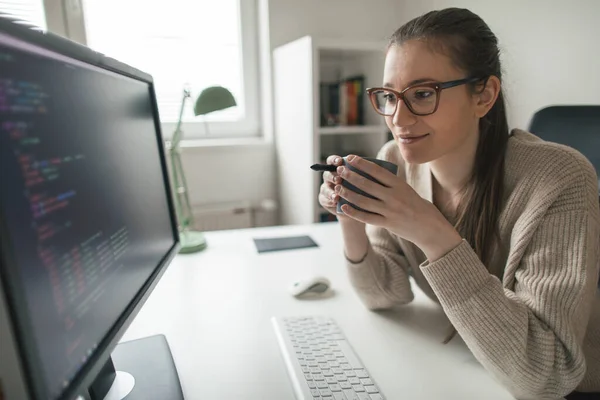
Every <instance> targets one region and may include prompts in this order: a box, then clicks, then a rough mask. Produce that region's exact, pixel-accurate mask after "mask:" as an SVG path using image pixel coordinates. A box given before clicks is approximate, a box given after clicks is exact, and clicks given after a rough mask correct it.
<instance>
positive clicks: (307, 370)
mask: <svg viewBox="0 0 600 400" xmlns="http://www.w3.org/2000/svg"><path fill="white" fill-rule="evenodd" d="M302 372H304V373H305V374H307V373H309V372H310V368H308V367H302Z"/></svg>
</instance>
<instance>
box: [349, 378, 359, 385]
mask: <svg viewBox="0 0 600 400" xmlns="http://www.w3.org/2000/svg"><path fill="white" fill-rule="evenodd" d="M348 382H350V384H351V385H360V379H358V378H350V379H348Z"/></svg>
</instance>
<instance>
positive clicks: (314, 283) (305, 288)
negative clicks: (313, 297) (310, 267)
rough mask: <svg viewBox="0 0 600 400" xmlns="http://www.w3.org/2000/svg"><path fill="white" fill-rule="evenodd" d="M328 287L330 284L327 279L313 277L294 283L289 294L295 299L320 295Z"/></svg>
mask: <svg viewBox="0 0 600 400" xmlns="http://www.w3.org/2000/svg"><path fill="white" fill-rule="evenodd" d="M330 286H331V283H330V282H329V279H327V278H325V277H324V276H313V277H309V278H306V279H302V280H299V281H297V282H294V284H293V285H292V287H291V288H290V293H291V294H292V296H295V297H300V296H305V295H309V294H320V293H324V292H325V291H327V289H329V287H330Z"/></svg>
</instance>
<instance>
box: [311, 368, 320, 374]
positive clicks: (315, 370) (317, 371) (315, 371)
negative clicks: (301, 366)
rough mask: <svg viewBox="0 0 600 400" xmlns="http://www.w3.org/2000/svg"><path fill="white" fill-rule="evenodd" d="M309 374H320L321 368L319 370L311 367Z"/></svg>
mask: <svg viewBox="0 0 600 400" xmlns="http://www.w3.org/2000/svg"><path fill="white" fill-rule="evenodd" d="M309 372H311V373H313V374H318V373H319V372H321V368H319V367H313V368H310V371H309Z"/></svg>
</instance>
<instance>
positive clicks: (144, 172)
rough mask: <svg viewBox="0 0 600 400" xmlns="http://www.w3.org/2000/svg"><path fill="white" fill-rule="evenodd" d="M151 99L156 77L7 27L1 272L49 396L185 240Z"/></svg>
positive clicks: (1, 122) (0, 80) (2, 68)
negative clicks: (61, 50) (120, 69)
mask: <svg viewBox="0 0 600 400" xmlns="http://www.w3.org/2000/svg"><path fill="white" fill-rule="evenodd" d="M153 101H154V98H153V88H152V84H151V83H150V82H147V81H143V80H140V79H135V78H132V77H128V76H125V75H123V74H118V73H114V72H112V71H109V70H107V69H104V68H99V67H97V66H94V65H91V64H87V63H83V62H80V61H77V60H75V59H71V58H68V57H65V56H63V55H61V54H58V53H54V52H51V51H49V50H45V49H42V48H38V47H36V46H34V45H32V44H28V43H25V42H21V41H19V40H17V39H15V38H13V37H9V36H8V35H4V34H2V33H0V182H1V191H0V205H1V210H0V211H1V218H2V220H3V224H4V228H5V230H6V231H7V232H8V237H6V236H5V237H3V238H2V241H5V243H8V257H9V260H10V261H9V262H5V263H4V266H3V268H5V269H4V270H3V273H4V274H6V275H4V274H3V277H4V276H5V277H6V278H8V279H6V280H7V282H8V283H7V285H8V286H10V288H11V292H12V293H13V294H14V297H15V304H16V306H17V307H16V309H17V312H16V315H17V319H18V320H19V322H20V325H21V326H22V327H26V328H27V329H25V331H27V336H29V337H28V338H24V339H23V340H28V343H27V348H28V349H29V353H30V356H31V357H32V358H33V359H31V360H29V363H30V364H32V365H35V368H37V371H36V372H37V375H39V378H40V379H39V380H40V381H41V382H42V383H41V384H40V387H41V392H39V393H41V396H40V397H42V398H48V399H55V398H59V397H60V396H61V394H62V392H63V390H64V389H65V388H66V387H68V386H69V384H70V382H71V381H72V380H73V378H74V377H75V375H76V374H77V373H78V371H80V369H81V368H82V367H83V366H84V365H85V364H86V362H87V361H88V360H89V359H90V357H93V355H94V352H95V350H96V349H97V348H98V346H99V345H100V344H101V343H102V342H103V340H104V339H105V337H106V335H107V334H108V332H109V331H110V330H111V329H113V328H114V327H115V326H117V325H118V324H119V323H120V321H122V318H123V313H124V310H126V309H127V308H128V306H130V304H131V302H132V301H133V300H134V298H135V297H136V295H137V294H138V293H139V292H140V290H141V289H142V288H143V287H144V285H145V284H146V282H147V281H148V280H149V278H150V277H151V276H152V274H153V273H154V272H155V270H156V269H157V268H158V266H159V265H161V261H162V260H163V259H164V258H165V256H166V254H168V253H169V251H170V249H172V248H173V246H174V245H175V243H176V241H177V236H176V230H175V229H174V224H173V221H172V213H171V212H170V208H169V203H168V197H167V196H168V194H167V193H168V188H167V186H168V181H167V180H166V179H165V175H164V170H163V164H161V160H162V159H161V154H160V152H161V151H162V147H161V145H160V143H161V142H160V141H161V137H160V134H159V133H158V132H160V131H159V130H158V117H157V115H156V109H155V107H154V103H153ZM3 279H4V278H3ZM14 308H15V307H13V309H14Z"/></svg>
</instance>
